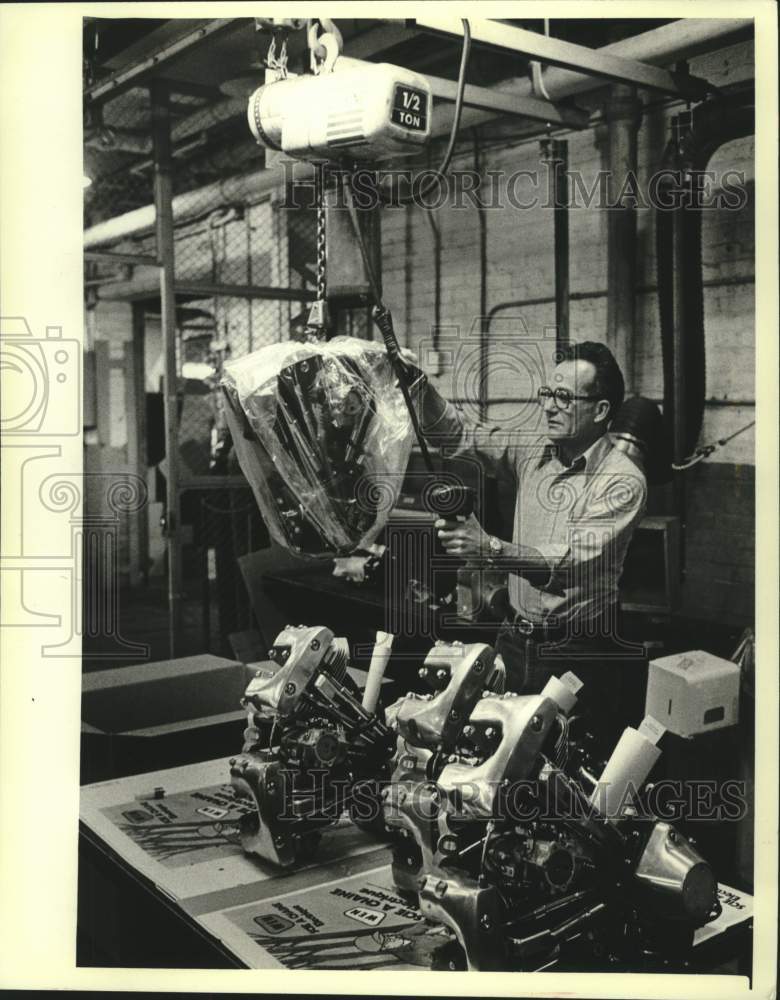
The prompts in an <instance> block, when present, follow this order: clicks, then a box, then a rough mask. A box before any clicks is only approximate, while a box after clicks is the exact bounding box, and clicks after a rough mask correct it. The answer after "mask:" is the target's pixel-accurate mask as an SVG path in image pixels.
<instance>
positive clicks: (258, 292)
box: [174, 281, 316, 302]
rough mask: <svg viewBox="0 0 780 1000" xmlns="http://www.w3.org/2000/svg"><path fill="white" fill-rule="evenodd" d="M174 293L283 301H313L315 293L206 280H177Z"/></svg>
mask: <svg viewBox="0 0 780 1000" xmlns="http://www.w3.org/2000/svg"><path fill="white" fill-rule="evenodd" d="M174 292H175V293H176V295H190V296H203V298H213V297H215V296H222V297H225V298H236V299H269V300H274V299H275V300H276V301H279V300H283V301H285V302H313V301H314V299H315V298H316V294H315V293H314V292H313V291H309V290H308V289H305V288H278V287H273V288H272V287H266V286H264V285H222V284H211V283H210V282H208V281H177V282H176V284H175V285H174Z"/></svg>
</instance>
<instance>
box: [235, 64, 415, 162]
mask: <svg viewBox="0 0 780 1000" xmlns="http://www.w3.org/2000/svg"><path fill="white" fill-rule="evenodd" d="M432 103H433V100H432V96H431V88H430V84H429V83H428V81H427V80H426V78H425V77H424V76H421V75H420V74H419V73H415V72H413V71H412V70H409V69H405V68H404V67H402V66H392V65H390V64H389V63H369V62H364V61H363V60H360V59H350V58H347V57H346V56H338V57H337V58H336V59H335V61H334V62H333V64H332V66H331V67H330V69H328V70H323V71H322V72H320V73H318V74H316V75H309V74H307V75H305V76H291V75H288V76H286V77H284V78H282V79H277V80H274V81H272V82H270V83H266V84H264V85H263V86H262V87H259V88H258V89H257V90H256V91H255V92H254V94H252V96H251V97H250V99H249V107H248V110H247V117H248V120H249V128H250V129H251V131H252V135H253V136H254V137H255V139H256V140H257V142H258V143H259V144H261V145H263V146H266V147H268V148H269V149H274V150H278V151H281V152H283V153H285V154H286V155H287V156H291V157H293V158H295V159H302V160H308V161H313V162H327V161H342V160H344V159H345V158H347V159H350V160H357V161H361V162H363V163H373V162H378V161H380V160H383V159H387V158H388V157H396V156H403V155H409V154H412V153H418V152H419V151H420V149H421V148H422V147H423V146H424V145H425V143H426V142H427V141H428V139H429V138H430V135H431V110H432Z"/></svg>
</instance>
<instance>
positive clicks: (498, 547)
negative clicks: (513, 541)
mask: <svg viewBox="0 0 780 1000" xmlns="http://www.w3.org/2000/svg"><path fill="white" fill-rule="evenodd" d="M503 551H504V543H503V542H502V541H501V539H500V538H496V536H495V535H490V536H489V537H488V553H489V556H490V558H491V559H498V557H499V556H500V555H501V553H502V552H503Z"/></svg>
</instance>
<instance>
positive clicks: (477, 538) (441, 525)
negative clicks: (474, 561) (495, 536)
mask: <svg viewBox="0 0 780 1000" xmlns="http://www.w3.org/2000/svg"><path fill="white" fill-rule="evenodd" d="M434 527H435V528H437V529H438V530H437V534H438V536H439V538H440V539H441V543H442V545H443V546H444V549H445V551H446V552H447V554H448V555H451V556H485V555H487V553H488V551H489V548H488V539H489V538H490V536H489V535H488V533H487V532H486V531H485V530H484V528H483V527H482V525H481V524H480V523H479V521H478V520H477V519H476V517H475V516H474V515H473V514H471V515H470V516H469V517H468V518H467V519H466V520H465V521H445V520H444V519H443V518H440V519H439V520H438V521H437V522H436V524H435V525H434Z"/></svg>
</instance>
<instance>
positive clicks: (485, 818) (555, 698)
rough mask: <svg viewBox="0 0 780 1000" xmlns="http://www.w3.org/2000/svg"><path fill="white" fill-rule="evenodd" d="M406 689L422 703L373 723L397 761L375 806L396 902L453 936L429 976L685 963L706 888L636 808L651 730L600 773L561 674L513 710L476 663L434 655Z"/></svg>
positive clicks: (406, 701) (703, 918)
mask: <svg viewBox="0 0 780 1000" xmlns="http://www.w3.org/2000/svg"><path fill="white" fill-rule="evenodd" d="M421 676H422V677H423V678H424V679H425V681H426V682H427V684H428V685H429V687H430V689H431V690H430V693H429V694H427V695H419V694H409V695H407V696H406V697H405V698H402V699H401V700H400V701H398V702H396V703H395V704H394V705H391V706H390V707H389V708H388V711H387V716H388V721H390V723H391V725H393V727H394V728H395V730H396V734H397V749H396V754H395V757H394V759H393V767H394V771H393V776H392V782H391V784H390V785H389V786H388V787H387V788H386V789H385V790H384V792H383V798H384V811H385V821H386V823H387V825H388V826H389V827H390V828H391V829H392V830H394V832H395V844H394V849H393V876H394V879H395V882H396V884H397V886H398V888H399V890H401V891H402V892H404V893H406V894H407V895H408V896H409V897H411V898H412V899H414V900H416V902H417V904H418V905H419V907H420V909H421V910H422V912H423V914H424V915H425V916H426V917H427V918H428V919H430V920H432V921H434V922H435V923H438V924H442V925H444V926H445V927H447V928H449V930H450V931H451V933H452V938H451V943H450V944H449V945H446V946H444V947H443V948H442V949H441V951H440V954H439V957H438V959H437V966H436V967H439V968H468V969H474V970H493V971H500V970H527V971H532V970H538V969H541V968H546V967H549V966H551V965H553V964H555V965H557V966H558V967H562V968H566V967H567V963H569V965H568V967H580V968H582V967H585V968H589V967H590V968H592V967H594V963H595V965H596V966H597V967H598V966H602V967H603V966H609V965H613V966H614V965H615V964H617V963H621V964H622V966H623V967H636V968H640V967H641V966H642V963H643V962H645V961H646V960H647V959H648V957H649V956H661V957H664V958H665V957H667V956H668V957H674V956H680V955H684V954H685V952H686V950H687V949H689V948H690V946H691V944H692V940H693V932H694V930H695V929H696V928H697V927H699V926H701V925H703V924H704V923H707V922H708V921H709V920H712V919H714V918H715V917H716V916H717V914H718V912H719V904H718V902H717V884H716V881H715V878H714V875H713V873H712V870H711V868H710V866H709V865H708V864H707V863H706V862H705V861H704V860H703V859H702V858H701V857H700V856H699V855H698V854H697V852H696V851H695V850H694V849H693V847H692V846H691V845H690V844H689V843H688V841H687V840H686V839H685V838H684V837H683V836H682V835H681V834H679V833H678V832H677V831H676V830H675V829H674V828H673V827H672V826H671V825H670V824H668V823H665V822H662V821H660V820H658V819H657V818H656V817H655V816H654V815H652V813H651V812H650V811H649V809H648V808H647V803H646V802H645V801H644V798H643V786H644V784H645V782H646V778H647V775H648V773H649V771H650V769H651V768H652V765H653V763H654V762H655V760H656V759H657V757H658V755H659V753H660V751H659V750H658V748H657V747H656V746H655V743H654V738H655V737H654V735H653V732H654V729H653V726H652V721H653V720H649V722H648V720H646V722H648V727H647V728H646V729H645V728H644V724H643V726H642V727H640V729H639V730H634V729H630V728H629V729H627V730H626V732H625V733H624V734H623V737H622V738H621V740H620V742H619V743H618V746H617V747H616V749H615V751H614V752H613V754H612V756H611V758H610V760H609V761H608V762H607V763H606V764H603V762H601V761H598V760H593V759H591V757H590V755H589V752H588V749H587V747H588V745H589V741H588V739H587V734H586V733H585V731H584V730H583V728H582V719H580V718H577V717H576V716H572V715H571V712H572V709H573V708H574V706H575V704H576V701H577V691H578V690H579V688H580V687H581V684H580V682H579V681H578V679H577V678H576V677H575V676H574V675H573V674H565V675H564V676H563V677H562V678H560V679H559V678H555V677H554V678H552V679H551V680H550V681H549V683H548V684H547V686H546V687H545V689H544V690H543V691H542V692H541V693H540V694H534V695H523V696H521V695H516V694H513V693H511V692H504V691H503V676H502V671H501V664H500V659H497V658H496V656H495V653H494V651H493V650H492V649H491V648H490V647H488V646H484V645H481V644H475V645H471V646H463V645H460V644H458V643H454V644H445V643H442V644H437V645H436V646H435V647H434V649H433V650H432V651H431V653H430V654H429V656H428V657H427V659H426V661H425V666H424V667H423V669H422V670H421ZM594 774H597V775H599V778H598V779H596V778H595V777H594Z"/></svg>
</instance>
